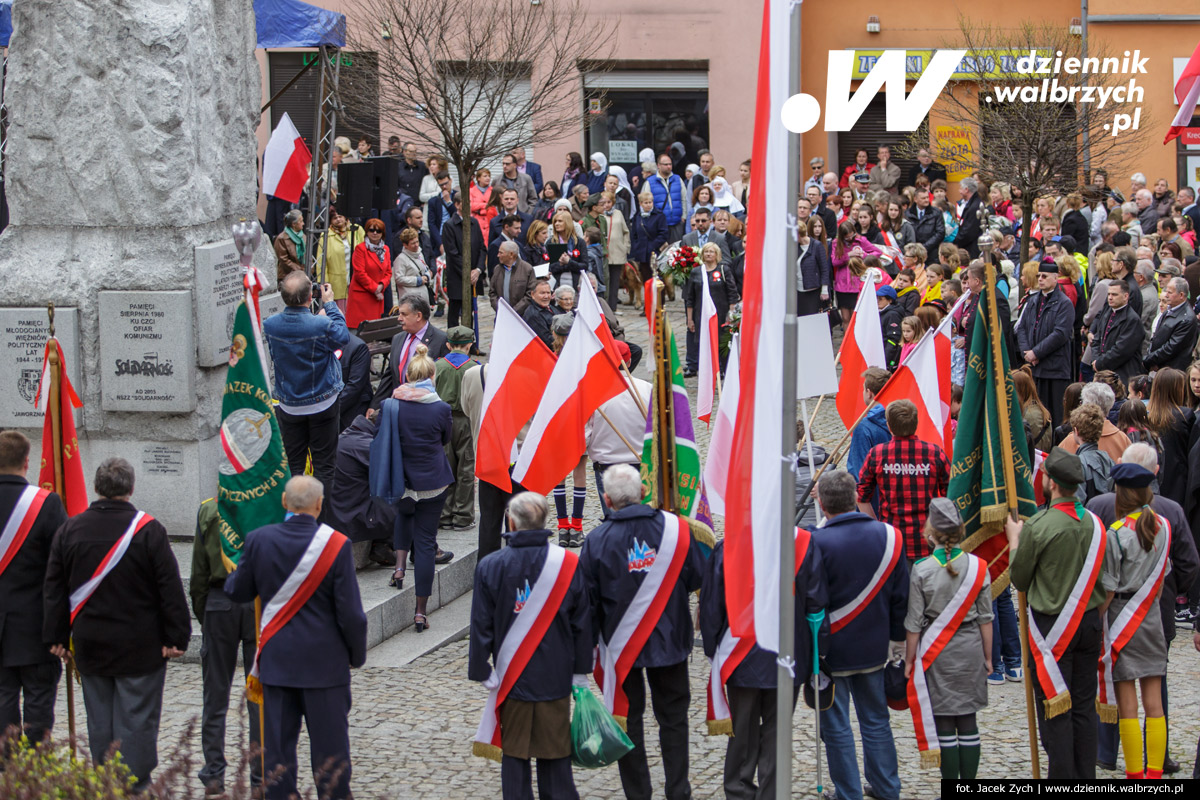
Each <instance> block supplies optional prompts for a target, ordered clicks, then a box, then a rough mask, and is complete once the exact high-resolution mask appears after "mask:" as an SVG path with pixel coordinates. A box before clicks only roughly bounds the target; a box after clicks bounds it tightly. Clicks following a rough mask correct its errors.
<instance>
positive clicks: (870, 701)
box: [821, 669, 900, 800]
mask: <svg viewBox="0 0 1200 800" xmlns="http://www.w3.org/2000/svg"><path fill="white" fill-rule="evenodd" d="M833 682H834V687H835V688H834V693H833V705H832V706H831V707H830V709H829V710H828V711H822V712H821V739H822V740H823V741H824V742H825V757H826V759H828V761H829V777H830V779H831V780H832V781H833V783H834V784H835V785H836V786H837V796H838V800H862V796H863V794H862V780H861V779H860V777H859V772H858V755H857V750H856V749H855V746H854V732H853V731H852V730H851V729H850V698H851V697H853V698H854V712H855V714H856V715H857V716H858V729H859V732H860V733H861V735H862V747H863V765H864V769H863V772H865V773H866V778H867V781H868V782H869V783H870V784H871V786H872V787H873V788H874V789H875V794H876V795H877V796H878V797H880V798H881V799H882V800H898V798H899V797H900V774H899V767H898V766H897V764H896V743H895V742H894V741H893V740H892V726H891V720H890V719H889V718H888V705H887V699H886V698H885V696H884V693H883V670H882V669H878V670H875V671H874V672H867V673H860V674H857V675H846V676H844V677H835V678H834V679H833Z"/></svg>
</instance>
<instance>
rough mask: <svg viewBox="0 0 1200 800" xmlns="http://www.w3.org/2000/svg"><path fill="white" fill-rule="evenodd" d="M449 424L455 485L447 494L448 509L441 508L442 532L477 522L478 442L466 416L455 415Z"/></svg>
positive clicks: (446, 506) (447, 447)
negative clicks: (455, 526)
mask: <svg viewBox="0 0 1200 800" xmlns="http://www.w3.org/2000/svg"><path fill="white" fill-rule="evenodd" d="M450 423H451V427H450V443H449V444H447V445H446V458H447V459H449V460H450V471H451V472H452V473H454V484H453V485H452V486H451V487H450V491H449V492H448V493H447V494H446V505H445V506H443V507H442V518H441V520H440V522H439V525H440V527H443V528H445V527H448V526H450V525H471V524H473V523H474V522H475V442H474V438H473V435H472V433H471V420H469V419H467V416H466V414H460V413H458V412H455V413H454V415H453V416H452V418H451V421H450Z"/></svg>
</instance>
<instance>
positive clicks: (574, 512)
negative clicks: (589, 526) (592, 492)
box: [571, 486, 587, 530]
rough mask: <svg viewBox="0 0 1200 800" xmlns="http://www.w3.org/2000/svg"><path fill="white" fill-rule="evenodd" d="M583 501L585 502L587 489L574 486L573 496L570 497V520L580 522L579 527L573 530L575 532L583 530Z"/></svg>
mask: <svg viewBox="0 0 1200 800" xmlns="http://www.w3.org/2000/svg"><path fill="white" fill-rule="evenodd" d="M585 500H587V487H586V486H576V487H575V494H574V495H573V496H572V497H571V519H576V520H580V521H581V522H580V525H579V526H577V527H576V528H575V530H582V529H583V525H582V520H583V503H584V501H585Z"/></svg>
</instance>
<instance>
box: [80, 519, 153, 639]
mask: <svg viewBox="0 0 1200 800" xmlns="http://www.w3.org/2000/svg"><path fill="white" fill-rule="evenodd" d="M153 521H154V517H152V516H150V515H149V514H147V513H146V512H145V511H139V512H137V513H136V514H134V515H133V520H131V521H130V523H129V527H128V528H126V529H125V532H124V533H122V534H121V538H120V539H117V541H116V542H115V543H114V544H113V546H112V547H111V548H109V551H108V553H106V554H105V556H104V560H103V561H101V562H100V565H99V566H98V567H96V571H95V572H94V573H92V577H90V578H88V580H87V582H86V583H84V584H83V585H82V586H80V587H79V588H78V589H76V590H75V591H73V592H71V624H74V623H75V617H77V616H79V612H80V611H81V610H83V606H84V604H85V603H87V601H88V600H89V599H91V596H92V595H93V594H94V593H95V591H96V589H97V587H99V586H100V583H101V581H103V580H104V579H105V578H106V577H108V573H110V572H112V571H113V569H115V568H116V566H117V564H119V563H120V562H121V559H122V558H124V557H125V553H126V552H127V551H128V550H129V543H130V542H131V541H133V537H134V536H136V535H137V532H138V531H140V530H141V529H142V528H144V527H146V525H147V524H148V523H150V522H153Z"/></svg>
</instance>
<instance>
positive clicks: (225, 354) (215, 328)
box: [196, 239, 243, 367]
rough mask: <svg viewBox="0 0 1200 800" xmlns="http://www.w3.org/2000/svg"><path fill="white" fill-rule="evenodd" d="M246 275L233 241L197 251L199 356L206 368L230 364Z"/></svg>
mask: <svg viewBox="0 0 1200 800" xmlns="http://www.w3.org/2000/svg"><path fill="white" fill-rule="evenodd" d="M242 272H243V270H242V265H241V264H240V263H239V262H238V252H237V249H236V248H235V247H234V246H233V240H232V239H230V240H228V241H224V242H217V243H216V244H206V245H203V246H201V247H197V248H196V354H197V361H198V363H199V365H200V366H202V367H219V366H223V365H225V364H228V363H229V342H230V339H231V338H232V337H233V317H234V314H236V313H237V307H238V303H240V302H241V301H242Z"/></svg>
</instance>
